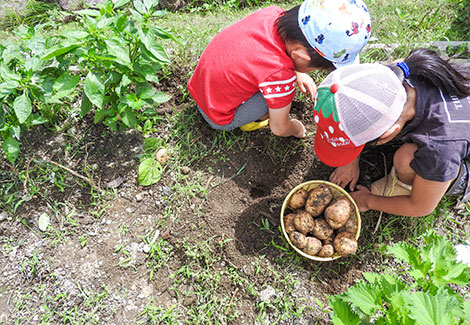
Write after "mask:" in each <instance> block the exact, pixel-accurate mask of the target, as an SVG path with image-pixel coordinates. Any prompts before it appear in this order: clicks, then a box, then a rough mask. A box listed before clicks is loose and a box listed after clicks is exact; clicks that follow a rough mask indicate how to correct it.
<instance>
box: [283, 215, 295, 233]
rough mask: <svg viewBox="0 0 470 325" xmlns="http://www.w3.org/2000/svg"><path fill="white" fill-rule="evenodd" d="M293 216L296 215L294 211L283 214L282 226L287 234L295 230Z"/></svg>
mask: <svg viewBox="0 0 470 325" xmlns="http://www.w3.org/2000/svg"><path fill="white" fill-rule="evenodd" d="M295 216H296V215H295V213H289V214H287V215H285V216H284V228H285V229H286V232H287V233H288V234H290V233H291V232H293V231H295V226H294V219H295Z"/></svg>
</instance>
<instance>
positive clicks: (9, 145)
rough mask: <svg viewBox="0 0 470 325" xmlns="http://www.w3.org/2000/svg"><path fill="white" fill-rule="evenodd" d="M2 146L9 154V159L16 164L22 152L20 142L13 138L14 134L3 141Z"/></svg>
mask: <svg viewBox="0 0 470 325" xmlns="http://www.w3.org/2000/svg"><path fill="white" fill-rule="evenodd" d="M2 148H3V151H4V152H5V154H6V155H7V158H8V161H9V162H11V163H12V164H14V163H15V161H16V158H18V154H19V153H20V143H19V142H18V141H17V140H16V139H13V137H12V136H9V137H8V138H7V139H6V140H5V141H3V145H2Z"/></svg>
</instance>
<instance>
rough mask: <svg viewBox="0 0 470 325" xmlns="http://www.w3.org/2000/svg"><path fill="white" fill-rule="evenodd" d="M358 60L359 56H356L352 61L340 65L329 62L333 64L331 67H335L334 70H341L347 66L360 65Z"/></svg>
mask: <svg viewBox="0 0 470 325" xmlns="http://www.w3.org/2000/svg"><path fill="white" fill-rule="evenodd" d="M360 61H361V60H360V58H359V54H357V55H356V57H355V58H354V60H348V61H346V62H341V63H335V62H331V63H333V65H334V66H335V67H336V69H338V68H341V67H346V66H348V65H352V64H360V63H361V62H360Z"/></svg>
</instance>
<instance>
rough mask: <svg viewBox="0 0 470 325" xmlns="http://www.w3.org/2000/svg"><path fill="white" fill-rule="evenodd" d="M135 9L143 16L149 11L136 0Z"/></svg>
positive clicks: (139, 0)
mask: <svg viewBox="0 0 470 325" xmlns="http://www.w3.org/2000/svg"><path fill="white" fill-rule="evenodd" d="M134 8H135V9H136V10H137V11H138V12H139V13H141V14H146V13H147V9H146V8H145V5H144V3H143V2H142V1H141V0H134Z"/></svg>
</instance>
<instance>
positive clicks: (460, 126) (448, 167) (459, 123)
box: [398, 79, 470, 182]
mask: <svg viewBox="0 0 470 325" xmlns="http://www.w3.org/2000/svg"><path fill="white" fill-rule="evenodd" d="M410 84H411V85H412V86H413V87H414V88H415V89H416V95H417V100H416V115H415V117H414V119H413V120H411V121H410V122H408V123H407V124H406V125H405V127H404V128H403V131H402V132H401V133H400V134H399V135H398V137H399V138H400V139H402V140H403V141H405V142H412V143H414V144H416V145H417V146H418V150H417V151H416V152H415V155H414V159H413V160H412V161H411V164H410V166H411V168H412V169H413V170H414V171H415V172H416V174H418V175H419V176H421V177H422V178H424V179H427V180H430V181H438V182H446V181H449V180H451V179H453V178H455V177H457V175H458V172H459V167H460V165H461V164H462V160H463V159H464V158H467V157H469V156H470V151H469V149H470V145H469V144H470V97H467V98H457V97H456V96H452V95H450V94H448V93H447V92H445V91H441V90H440V89H438V88H436V87H435V86H433V85H432V84H430V83H427V82H423V81H420V80H418V79H410Z"/></svg>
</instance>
